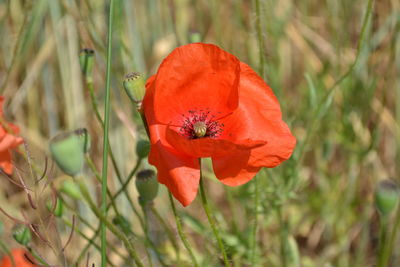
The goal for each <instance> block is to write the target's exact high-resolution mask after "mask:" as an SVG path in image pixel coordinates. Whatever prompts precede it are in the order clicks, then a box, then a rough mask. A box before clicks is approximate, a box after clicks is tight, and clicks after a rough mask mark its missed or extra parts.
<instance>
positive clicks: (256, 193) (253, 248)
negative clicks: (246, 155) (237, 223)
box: [251, 176, 260, 266]
mask: <svg viewBox="0 0 400 267" xmlns="http://www.w3.org/2000/svg"><path fill="white" fill-rule="evenodd" d="M253 183H254V223H253V229H252V235H251V236H252V240H251V241H252V242H251V266H255V264H256V248H257V228H258V206H259V205H260V189H259V184H258V179H257V176H256V177H254V182H253Z"/></svg>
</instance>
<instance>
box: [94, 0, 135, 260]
mask: <svg viewBox="0 0 400 267" xmlns="http://www.w3.org/2000/svg"><path fill="white" fill-rule="evenodd" d="M113 16H114V0H110V10H109V19H108V38H107V69H106V95H105V107H104V129H103V130H104V131H103V136H104V140H103V168H102V185H101V214H100V215H101V216H102V217H104V218H107V171H108V130H109V127H110V119H109V116H110V91H111V90H110V80H111V78H110V77H111V51H112V50H111V46H112V33H113ZM106 230H107V228H106V220H102V221H101V266H102V267H106V265H107V233H106ZM128 243H129V242H128Z"/></svg>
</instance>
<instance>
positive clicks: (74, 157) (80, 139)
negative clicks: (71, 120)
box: [50, 129, 89, 176]
mask: <svg viewBox="0 0 400 267" xmlns="http://www.w3.org/2000/svg"><path fill="white" fill-rule="evenodd" d="M85 132H86V133H87V131H86V130H82V129H78V130H76V131H72V132H64V133H61V134H59V135H57V136H55V137H53V139H52V140H51V141H50V152H51V155H52V157H53V159H54V161H55V162H56V163H57V166H58V167H59V168H60V169H61V170H62V171H63V172H65V173H66V174H68V175H71V176H75V175H77V174H78V173H80V172H81V171H82V169H83V163H84V156H85V155H84V154H85V150H87V149H88V146H89V145H88V143H89V141H88V135H87V134H84V133H85Z"/></svg>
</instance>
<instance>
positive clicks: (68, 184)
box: [61, 179, 81, 200]
mask: <svg viewBox="0 0 400 267" xmlns="http://www.w3.org/2000/svg"><path fill="white" fill-rule="evenodd" d="M61 192H63V193H65V194H66V195H67V196H69V197H70V198H73V199H76V200H79V199H80V198H81V191H80V190H79V186H78V185H77V184H76V183H75V182H74V181H72V180H69V179H68V180H65V181H64V182H63V183H62V186H61Z"/></svg>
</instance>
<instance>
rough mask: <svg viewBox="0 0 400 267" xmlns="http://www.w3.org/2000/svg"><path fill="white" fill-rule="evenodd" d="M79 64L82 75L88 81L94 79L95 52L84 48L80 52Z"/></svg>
mask: <svg viewBox="0 0 400 267" xmlns="http://www.w3.org/2000/svg"><path fill="white" fill-rule="evenodd" d="M79 64H80V65H81V70H82V73H83V74H84V75H85V77H86V79H88V78H90V79H91V78H92V74H93V66H94V50H93V49H90V48H84V49H82V50H81V51H80V52H79Z"/></svg>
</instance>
